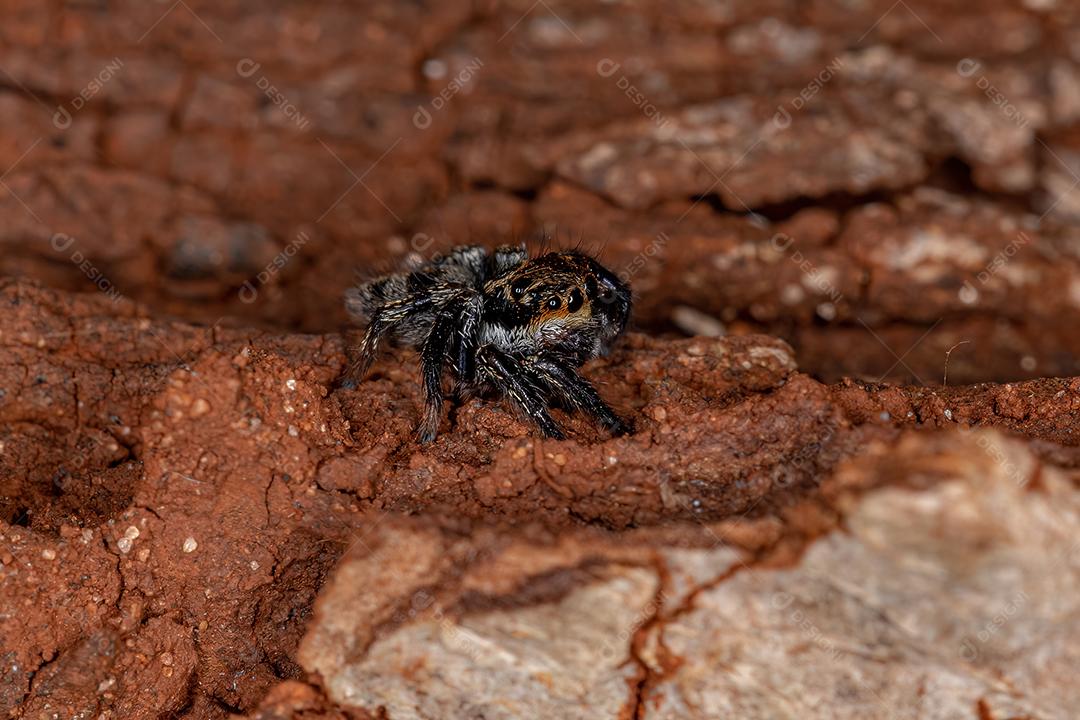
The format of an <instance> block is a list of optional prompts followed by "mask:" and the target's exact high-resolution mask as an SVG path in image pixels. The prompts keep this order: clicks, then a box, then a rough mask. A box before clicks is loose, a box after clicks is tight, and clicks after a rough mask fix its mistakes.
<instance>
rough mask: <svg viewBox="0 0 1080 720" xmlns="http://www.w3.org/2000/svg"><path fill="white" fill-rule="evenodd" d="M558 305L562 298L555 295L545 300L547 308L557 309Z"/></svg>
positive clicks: (560, 303)
mask: <svg viewBox="0 0 1080 720" xmlns="http://www.w3.org/2000/svg"><path fill="white" fill-rule="evenodd" d="M560 305H562V300H560V299H559V298H557V297H553V298H551V299H550V300H548V301H547V309H548V310H558V309H559V306H560Z"/></svg>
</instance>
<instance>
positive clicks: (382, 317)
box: [345, 294, 435, 382]
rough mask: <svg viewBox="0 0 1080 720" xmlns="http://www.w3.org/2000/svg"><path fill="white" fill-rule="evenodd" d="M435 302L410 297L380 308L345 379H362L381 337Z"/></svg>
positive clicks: (375, 313)
mask: <svg viewBox="0 0 1080 720" xmlns="http://www.w3.org/2000/svg"><path fill="white" fill-rule="evenodd" d="M434 304H435V301H434V299H433V298H431V297H430V296H426V295H419V294H417V295H410V296H408V297H406V298H402V299H401V300H393V301H391V302H388V303H386V304H384V305H382V306H380V307H379V308H378V309H377V310H376V311H375V312H374V313H373V314H372V316H371V321H370V322H369V323H368V326H367V330H366V331H365V332H364V339H363V340H361V341H360V349H359V356H358V357H357V358H356V359H355V360H353V361H352V363H350V364H349V367H348V368H347V369H346V370H345V377H346V378H348V379H351V380H355V381H356V382H360V381H361V380H363V379H364V374H365V373H367V371H368V368H370V367H371V363H372V362H373V361H374V360H375V356H376V354H378V352H379V343H380V342H381V341H382V339H383V336H384V335H386V333H388V332H389V331H390V330H392V329H393V328H394V326H395V325H397V324H398V323H401V322H404V321H405V320H408V319H409V318H411V317H413V316H415V315H418V314H420V313H423V312H430V311H431V309H432V307H433V306H434Z"/></svg>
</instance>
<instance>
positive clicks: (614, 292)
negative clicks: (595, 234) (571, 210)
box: [345, 245, 630, 442]
mask: <svg viewBox="0 0 1080 720" xmlns="http://www.w3.org/2000/svg"><path fill="white" fill-rule="evenodd" d="M345 307H346V309H347V310H348V312H349V314H350V315H351V316H352V317H353V318H355V319H356V320H357V321H359V322H360V323H362V324H366V325H367V331H366V333H365V334H364V339H363V340H362V341H361V343H360V347H359V357H358V358H357V360H356V361H355V363H354V364H353V366H352V367H351V368H350V370H349V372H348V376H349V377H352V378H354V379H356V380H360V379H362V377H363V375H364V374H365V372H366V371H367V369H368V367H370V365H371V362H372V360H374V358H375V355H376V353H377V352H378V349H379V342H380V341H381V340H382V339H383V337H384V336H389V337H391V338H393V339H395V340H397V341H398V342H400V343H401V344H403V345H407V346H409V347H415V348H419V350H420V363H421V368H422V374H423V381H424V397H425V412H424V418H423V420H422V421H421V422H420V425H419V427H418V428H417V436H418V438H419V440H420V441H421V442H430V441H431V440H433V439H434V438H435V434H436V432H437V430H438V427H439V420H440V418H441V415H442V404H443V393H442V377H443V372H444V370H447V369H448V370H449V371H450V373H451V375H452V377H453V379H454V380H455V381H456V389H457V391H458V393H459V395H461V396H468V395H470V394H474V393H478V392H483V391H485V390H495V391H497V392H498V393H500V394H501V395H502V396H503V397H505V398H506V399H508V400H509V401H510V402H511V403H512V404H513V405H514V406H515V407H516V408H517V409H518V410H520V411H521V413H522V414H523V415H525V416H526V417H528V418H530V419H531V420H532V421H533V422H534V423H536V425H537V426H538V427H539V428H540V431H541V432H542V433H543V434H544V435H546V436H547V437H551V438H563V437H564V434H563V431H562V429H561V428H560V427H559V425H558V423H556V422H555V421H554V420H553V419H552V418H551V415H550V414H549V412H548V409H549V408H550V407H553V406H557V407H561V408H563V409H566V410H583V411H585V412H586V413H589V414H590V415H592V416H593V417H594V418H596V419H597V420H598V421H600V423H602V424H603V425H604V426H605V427H606V428H608V430H610V431H611V432H612V433H614V434H617V435H620V434H623V433H626V432H628V431H629V429H630V428H629V427H628V426H627V424H626V423H624V422H623V421H622V420H621V419H620V418H619V416H618V415H616V414H615V412H614V411H613V410H612V409H611V408H610V407H609V406H608V405H607V403H605V402H604V401H603V399H602V398H601V397H600V395H599V393H597V391H596V388H594V387H593V386H592V385H591V384H590V383H589V381H588V380H586V379H585V378H583V377H581V376H580V375H579V374H578V373H577V371H576V368H578V367H581V365H582V364H583V363H584V362H585V361H586V360H589V359H590V358H594V357H597V356H599V355H602V354H604V353H605V352H606V351H607V350H608V347H609V346H610V344H611V342H612V341H613V340H614V339H615V338H616V337H617V336H618V335H619V334H620V333H621V332H622V331H623V330H624V329H625V328H626V323H627V320H628V319H629V318H630V289H629V288H628V287H627V286H626V285H625V284H624V283H623V282H621V281H620V280H619V279H618V278H617V277H616V276H615V275H614V274H613V273H611V272H610V271H609V270H607V268H605V267H604V266H602V265H601V264H600V263H598V262H596V261H595V260H593V259H592V258H591V257H589V256H587V255H584V254H582V253H579V252H569V251H566V252H551V253H547V254H545V255H542V256H540V257H536V258H531V259H530V258H529V256H528V253H527V252H526V250H525V248H524V247H511V246H503V247H500V248H497V249H495V250H493V251H489V250H487V249H486V248H483V247H479V246H472V245H466V246H460V247H456V248H454V249H453V250H451V251H450V252H449V253H448V254H446V255H444V256H442V257H439V258H437V259H435V260H432V261H430V262H426V263H422V264H418V265H414V266H413V267H411V268H409V269H407V270H406V271H405V272H402V273H399V274H393V275H386V276H383V277H379V278H375V279H373V280H371V281H369V282H366V283H364V284H362V285H360V286H358V287H355V288H352V289H350V290H348V291H347V292H346V296H345Z"/></svg>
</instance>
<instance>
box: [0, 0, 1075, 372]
mask: <svg viewBox="0 0 1080 720" xmlns="http://www.w3.org/2000/svg"><path fill="white" fill-rule="evenodd" d="M2 17H3V22H2V23H0V126H2V127H3V132H2V135H0V242H2V243H3V252H2V253H0V272H2V273H4V274H7V275H16V276H24V277H30V278H34V279H37V280H39V281H41V282H42V283H44V284H46V285H49V286H53V287H58V288H65V289H72V290H86V291H93V290H94V289H95V288H97V289H99V290H101V291H103V292H106V293H109V294H110V295H113V296H116V297H119V296H123V297H127V298H131V299H133V300H136V301H139V302H141V303H145V304H146V305H148V306H149V307H150V308H151V309H152V311H154V312H155V313H161V314H168V315H172V316H176V317H180V318H184V319H188V320H192V321H197V322H200V323H226V324H232V325H251V324H256V325H259V326H264V327H271V328H281V329H289V330H302V331H312V332H315V331H327V330H335V329H339V328H342V327H344V326H345V325H346V318H345V316H344V312H343V310H342V306H341V295H342V292H343V291H344V289H345V288H346V287H347V286H348V285H349V284H350V283H351V282H353V281H354V280H355V273H356V272H357V271H360V272H362V273H365V272H366V273H370V272H375V271H379V270H383V269H385V268H387V267H389V266H391V265H392V264H393V263H394V262H396V261H398V260H400V259H401V258H403V257H405V256H407V255H409V254H410V253H419V254H421V255H430V254H433V253H435V252H437V251H439V250H440V249H444V248H445V247H447V246H450V245H454V244H461V243H485V244H497V243H503V242H512V241H522V240H524V241H530V242H531V241H534V240H536V239H537V238H543V237H547V238H551V241H552V242H554V243H567V244H571V243H581V244H582V245H583V246H584V247H586V248H589V249H592V250H595V251H596V252H598V253H600V255H601V258H602V260H603V261H604V262H606V263H607V264H608V265H609V266H611V267H612V268H613V269H614V270H616V271H617V272H619V273H621V274H622V275H623V276H624V277H626V278H628V279H629V280H630V282H631V283H632V285H633V287H634V290H635V292H636V294H637V303H638V304H637V308H638V310H637V313H636V318H635V325H636V327H637V329H639V330H642V331H645V332H649V333H653V334H670V335H672V336H675V335H681V334H723V333H745V332H752V331H763V332H767V333H772V334H775V335H779V336H781V337H783V338H785V339H786V340H788V341H789V342H791V343H792V344H793V346H794V347H795V348H796V350H797V354H798V357H799V361H800V366H801V367H802V368H803V369H805V370H807V371H808V372H811V373H812V374H814V375H816V376H817V377H819V378H822V379H825V380H835V379H837V378H839V377H841V376H843V375H853V376H857V377H860V378H864V379H869V380H879V379H884V380H890V381H898V382H914V383H927V384H934V383H940V382H942V380H943V379H944V375H943V371H944V367H945V358H946V354H947V353H948V352H949V350H950V349H952V353H951V356H950V361H949V382H951V383H960V382H974V381H982V380H995V381H1009V380H1014V379H1021V378H1030V377H1041V376H1050V375H1075V374H1077V373H1078V372H1080V366H1078V361H1077V357H1078V354H1080V333H1077V332H1076V328H1077V327H1080V324H1078V323H1080V232H1078V230H1077V226H1076V221H1077V219H1078V218H1080V4H1077V3H1073V2H1064V1H1062V0H988V1H986V2H977V3H972V2H967V1H962V0H950V1H948V2H941V1H939V0H932V1H931V0H814V1H812V2H797V1H795V0H788V1H785V0H765V1H762V2H753V3H749V2H745V3H739V2H724V1H721V0H717V1H714V2H710V1H708V0H700V1H693V0H680V1H677V2H666V3H659V2H655V3H654V2H647V1H645V0H641V1H638V2H602V3H578V2H568V1H563V0H520V1H513V0H511V1H509V2H497V3H496V2H486V1H484V0H476V1H474V2H467V1H461V2H457V1H455V0H447V1H444V2H438V3H427V2H364V3H341V2H306V3H299V2H265V3H257V4H255V3H239V2H204V1H203V0H175V1H171V0H160V1H154V2H107V1H106V0H80V1H78V2H60V3H42V2H30V1H28V0H22V1H12V2H4V3H3V14H2Z"/></svg>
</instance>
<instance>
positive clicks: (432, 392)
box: [416, 292, 482, 443]
mask: <svg viewBox="0 0 1080 720" xmlns="http://www.w3.org/2000/svg"><path fill="white" fill-rule="evenodd" d="M466 294H467V293H465V292H462V293H459V294H458V295H455V296H452V297H450V298H449V299H448V300H447V301H446V302H445V303H443V304H442V305H441V306H440V307H439V310H438V312H437V313H436V315H435V321H434V322H433V323H432V325H431V332H429V333H428V336H427V339H426V340H425V341H424V345H423V347H422V348H421V350H420V367H421V371H422V374H423V378H424V419H423V420H422V421H421V422H420V425H419V427H418V428H417V433H416V434H417V438H418V439H419V441H420V442H422V443H427V442H431V441H432V440H434V439H435V435H436V433H437V432H438V430H439V420H441V419H442V406H443V394H442V375H443V363H444V362H445V360H446V357H447V354H448V353H450V352H451V350H452V349H453V343H454V335H455V333H457V331H458V327H459V324H460V323H461V322H462V320H463V317H462V316H463V315H464V314H465V312H466V310H467V309H468V308H469V307H471V306H474V305H476V300H478V299H480V296H479V294H475V293H468V294H470V295H471V297H469V299H468V300H467V301H465V304H464V306H463V305H462V301H463V300H465V296H466ZM481 307H482V306H481ZM462 340H464V339H462ZM461 345H462V347H463V348H464V346H465V342H461ZM462 354H464V352H463V353H462Z"/></svg>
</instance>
